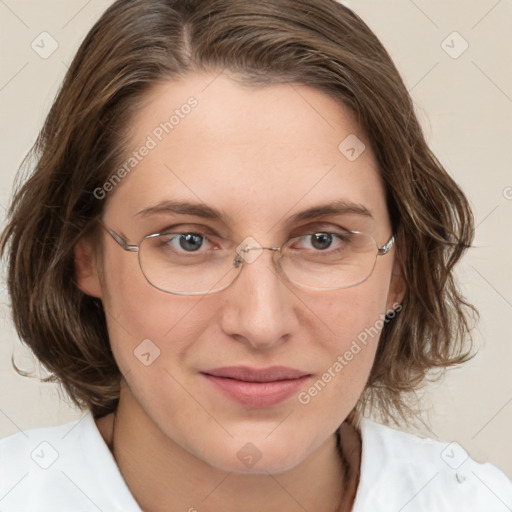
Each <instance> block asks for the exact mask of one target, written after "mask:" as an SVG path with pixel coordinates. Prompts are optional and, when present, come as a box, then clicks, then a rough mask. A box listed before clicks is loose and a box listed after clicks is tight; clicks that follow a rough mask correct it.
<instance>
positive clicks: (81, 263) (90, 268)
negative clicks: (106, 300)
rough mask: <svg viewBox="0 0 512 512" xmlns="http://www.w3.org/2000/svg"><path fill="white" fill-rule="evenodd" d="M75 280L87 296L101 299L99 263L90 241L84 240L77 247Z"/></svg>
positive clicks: (75, 251) (75, 252) (75, 250)
mask: <svg viewBox="0 0 512 512" xmlns="http://www.w3.org/2000/svg"><path fill="white" fill-rule="evenodd" d="M74 254H75V280H76V284H77V286H78V288H80V290H82V291H83V292H84V293H85V294H86V295H91V296H92V297H97V298H99V299H101V297H102V290H101V282H100V278H99V275H98V267H97V264H98V261H97V258H96V254H95V252H94V247H93V246H92V244H91V242H90V240H88V239H86V238H82V239H81V240H79V241H78V243H77V244H76V245H75V249H74Z"/></svg>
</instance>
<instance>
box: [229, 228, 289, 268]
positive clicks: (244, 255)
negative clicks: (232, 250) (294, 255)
mask: <svg viewBox="0 0 512 512" xmlns="http://www.w3.org/2000/svg"><path fill="white" fill-rule="evenodd" d="M264 250H268V251H274V252H276V251H277V252H278V251H280V248H279V247H264V246H262V245H261V244H260V243H259V242H258V241H257V240H256V239H255V238H253V237H252V236H248V237H246V238H244V240H243V241H242V242H241V243H240V244H239V245H238V247H237V248H236V254H237V255H236V256H235V259H234V261H233V265H234V267H235V268H238V267H239V266H240V265H241V264H242V263H243V262H246V263H254V262H255V261H256V260H257V259H258V258H259V257H260V256H261V255H262V254H263V251H264ZM273 259H274V261H275V258H273Z"/></svg>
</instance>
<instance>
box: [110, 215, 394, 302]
mask: <svg viewBox="0 0 512 512" xmlns="http://www.w3.org/2000/svg"><path fill="white" fill-rule="evenodd" d="M100 223H101V225H102V226H103V227H104V228H105V229H106V230H107V232H108V233H109V234H110V235H111V236H112V238H113V239H114V240H115V241H116V242H117V243H118V244H119V245H120V246H121V247H122V248H123V249H124V250H125V251H129V252H136V253H138V258H139V265H140V268H141V270H142V273H143V274H144V276H145V278H146V279H147V281H148V282H149V283H150V284H151V285H153V286H154V287H155V288H158V289H159V290H162V291H164V292H167V293H173V294H177V295H205V294H210V293H216V292H219V291H221V290H224V289H225V288H227V287H228V286H229V285H230V284H232V283H233V281H234V280H235V279H236V278H237V277H238V276H239V275H240V272H241V271H242V268H243V266H244V263H252V262H254V261H255V260H256V259H257V258H258V257H259V256H260V255H261V254H262V253H263V251H264V250H268V251H273V259H274V262H275V264H276V267H277V269H278V271H280V272H282V273H283V274H284V275H285V276H286V277H287V278H288V280H289V281H291V282H292V283H294V284H295V285H297V286H300V287H303V288H308V289H311V290H324V291H327V290H339V289H342V288H350V287H352V286H356V285H358V284H361V283H362V282H364V281H366V280H367V279H368V277H370V275H371V273H372V272H373V269H374V268H375V263H376V261H377V257H378V256H384V255H385V254H388V252H389V251H390V250H391V247H393V244H394V242H395V237H394V235H393V236H391V238H390V239H389V240H388V241H387V242H386V243H385V244H384V245H383V246H382V247H379V246H378V244H377V242H376V241H375V240H374V239H373V238H372V237H371V236H370V235H368V234H365V233H362V232H360V231H344V230H342V229H340V230H337V231H333V232H327V231H319V232H313V233H311V232H310V233H308V234H303V235H300V236H296V237H293V238H290V239H289V240H288V241H286V242H285V243H284V244H283V245H282V246H281V247H263V246H261V245H260V244H259V243H258V242H257V241H256V240H255V239H254V238H252V237H248V238H246V239H245V240H244V241H243V242H242V243H240V244H238V245H236V244H235V243H234V242H233V241H232V240H229V239H225V238H221V237H218V236H213V235H210V234H204V233H199V232H195V231H184V232H181V233H179V232H176V233H157V234H153V235H148V236H145V237H144V238H143V239H142V240H141V241H140V242H139V244H138V245H131V244H129V243H128V242H127V241H126V240H124V239H123V238H122V237H121V236H120V235H118V234H117V233H116V232H115V231H113V230H112V229H110V228H109V227H108V226H107V225H106V224H104V223H103V221H101V220H100Z"/></svg>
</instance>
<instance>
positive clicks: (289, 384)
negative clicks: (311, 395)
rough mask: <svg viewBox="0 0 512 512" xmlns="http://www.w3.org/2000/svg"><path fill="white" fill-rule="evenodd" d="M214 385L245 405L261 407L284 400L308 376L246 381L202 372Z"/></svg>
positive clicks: (296, 390)
mask: <svg viewBox="0 0 512 512" xmlns="http://www.w3.org/2000/svg"><path fill="white" fill-rule="evenodd" d="M203 375H204V377H206V378H207V379H208V381H210V382H211V383H212V384H213V385H214V386H216V387H217V389H219V390H220V391H222V392H223V393H224V394H225V395H227V396H229V397H230V398H232V399H234V400H236V401H237V402H238V403H240V404H242V405H245V406H246V407H253V408H259V409H263V408H265V407H271V406H273V405H277V404H279V403H281V402H284V401H285V400H286V399H287V398H290V397H291V396H292V395H293V394H295V393H298V391H299V390H300V388H301V387H302V386H303V385H304V383H305V382H306V381H307V380H308V379H309V376H304V377H300V378H298V379H288V380H278V381H272V382H246V381H243V380H235V379H228V378H225V377H214V376H213V375H207V374H204V373H203Z"/></svg>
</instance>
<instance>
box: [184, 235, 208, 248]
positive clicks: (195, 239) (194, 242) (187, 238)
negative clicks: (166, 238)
mask: <svg viewBox="0 0 512 512" xmlns="http://www.w3.org/2000/svg"><path fill="white" fill-rule="evenodd" d="M202 242H203V237H202V236H201V235H195V234H194V233H188V234H186V235H181V237H180V247H181V248H182V249H184V250H186V251H197V250H198V249H200V248H201V243H202Z"/></svg>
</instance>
